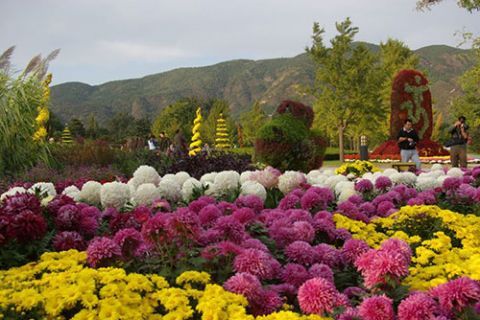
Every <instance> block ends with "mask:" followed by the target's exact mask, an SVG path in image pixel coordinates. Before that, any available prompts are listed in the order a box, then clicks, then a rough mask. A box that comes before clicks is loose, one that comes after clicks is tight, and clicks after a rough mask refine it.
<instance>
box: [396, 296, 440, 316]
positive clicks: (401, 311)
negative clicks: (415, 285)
mask: <svg viewBox="0 0 480 320" xmlns="http://www.w3.org/2000/svg"><path fill="white" fill-rule="evenodd" d="M438 313H439V307H438V304H437V303H436V302H435V300H434V299H433V298H432V297H431V296H429V295H428V294H426V293H423V292H420V293H415V294H412V295H410V296H409V297H407V298H406V299H404V300H402V302H400V305H399V306H398V320H424V319H432V318H433V317H434V315H436V314H438Z"/></svg>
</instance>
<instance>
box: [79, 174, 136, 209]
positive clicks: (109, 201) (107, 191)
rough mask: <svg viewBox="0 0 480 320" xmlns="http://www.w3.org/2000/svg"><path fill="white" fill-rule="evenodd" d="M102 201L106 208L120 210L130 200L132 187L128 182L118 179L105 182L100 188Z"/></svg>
mask: <svg viewBox="0 0 480 320" xmlns="http://www.w3.org/2000/svg"><path fill="white" fill-rule="evenodd" d="M82 191H83V189H82ZM100 201H101V203H102V206H103V207H104V208H110V207H113V208H116V209H119V210H120V209H121V208H123V207H124V206H125V205H126V204H127V202H128V201H130V188H129V187H128V185H127V184H126V183H121V182H118V181H114V182H108V183H105V184H104V185H102V187H101V188H100Z"/></svg>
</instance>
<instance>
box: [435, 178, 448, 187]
mask: <svg viewBox="0 0 480 320" xmlns="http://www.w3.org/2000/svg"><path fill="white" fill-rule="evenodd" d="M448 177H449V176H440V177H438V178H437V183H438V184H439V186H443V182H444V181H445V180H446V179H447V178H448Z"/></svg>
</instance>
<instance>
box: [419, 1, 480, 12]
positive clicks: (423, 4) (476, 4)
mask: <svg viewBox="0 0 480 320" xmlns="http://www.w3.org/2000/svg"><path fill="white" fill-rule="evenodd" d="M442 1H443V0H419V1H417V9H418V10H423V9H425V8H427V9H429V8H430V7H431V6H432V5H435V4H438V3H440V2H442ZM457 4H458V6H459V7H460V8H464V9H467V10H468V11H469V12H472V11H474V10H477V11H480V0H458V1H457Z"/></svg>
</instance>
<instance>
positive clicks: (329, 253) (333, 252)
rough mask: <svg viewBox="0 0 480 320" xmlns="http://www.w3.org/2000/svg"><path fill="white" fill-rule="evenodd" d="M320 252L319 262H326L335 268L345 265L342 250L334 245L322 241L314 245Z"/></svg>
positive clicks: (318, 252)
mask: <svg viewBox="0 0 480 320" xmlns="http://www.w3.org/2000/svg"><path fill="white" fill-rule="evenodd" d="M314 249H315V251H316V252H317V254H318V262H320V263H324V264H326V265H327V266H329V267H330V268H335V267H339V266H341V265H343V263H344V261H343V259H342V254H341V252H340V251H339V250H338V249H337V248H335V247H334V246H331V245H328V244H326V243H320V244H319V245H316V246H315V247H314Z"/></svg>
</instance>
